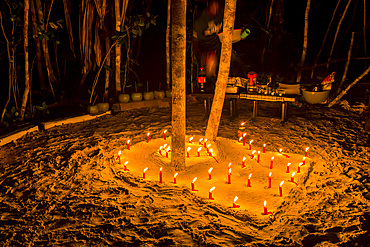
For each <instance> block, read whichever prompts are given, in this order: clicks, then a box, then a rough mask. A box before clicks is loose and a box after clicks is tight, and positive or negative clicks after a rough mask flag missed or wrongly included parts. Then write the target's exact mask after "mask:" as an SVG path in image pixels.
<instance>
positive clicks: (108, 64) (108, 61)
mask: <svg viewBox="0 0 370 247" xmlns="http://www.w3.org/2000/svg"><path fill="white" fill-rule="evenodd" d="M109 47H110V38H109V37H105V52H106V56H107V60H106V61H105V64H106V65H107V66H108V67H110V50H111V49H110V48H109ZM109 77H110V71H109V69H105V86H104V100H108V94H109ZM107 102H108V101H107Z"/></svg>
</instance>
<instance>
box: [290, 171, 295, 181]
mask: <svg viewBox="0 0 370 247" xmlns="http://www.w3.org/2000/svg"><path fill="white" fill-rule="evenodd" d="M294 175H295V172H292V177H291V178H290V181H291V182H293V183H294Z"/></svg>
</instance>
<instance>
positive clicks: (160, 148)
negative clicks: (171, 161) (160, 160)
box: [159, 146, 163, 155]
mask: <svg viewBox="0 0 370 247" xmlns="http://www.w3.org/2000/svg"><path fill="white" fill-rule="evenodd" d="M162 148H163V146H160V147H159V154H160V155H162Z"/></svg>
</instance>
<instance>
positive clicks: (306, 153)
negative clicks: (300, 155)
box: [304, 147, 310, 157]
mask: <svg viewBox="0 0 370 247" xmlns="http://www.w3.org/2000/svg"><path fill="white" fill-rule="evenodd" d="M308 149H310V148H309V147H306V152H305V153H304V156H305V157H307V155H308Z"/></svg>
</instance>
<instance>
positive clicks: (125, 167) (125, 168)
mask: <svg viewBox="0 0 370 247" xmlns="http://www.w3.org/2000/svg"><path fill="white" fill-rule="evenodd" d="M127 163H128V161H126V162H125V164H123V166H124V168H123V169H124V171H129V169H127Z"/></svg>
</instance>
